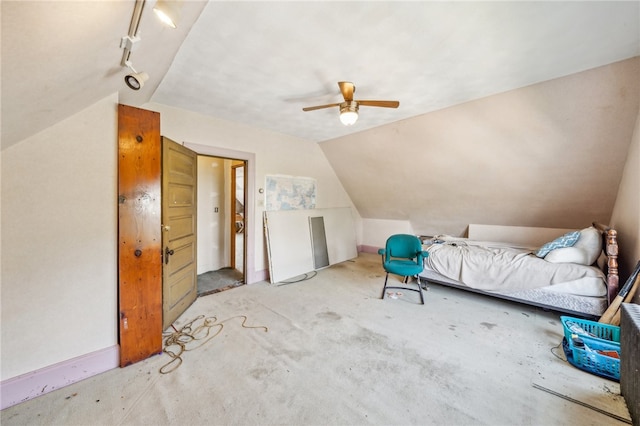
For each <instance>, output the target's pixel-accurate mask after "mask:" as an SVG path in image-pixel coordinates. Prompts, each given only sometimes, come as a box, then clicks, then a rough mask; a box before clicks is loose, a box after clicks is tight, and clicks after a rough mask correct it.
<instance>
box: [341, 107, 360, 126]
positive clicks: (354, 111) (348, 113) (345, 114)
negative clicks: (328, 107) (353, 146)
mask: <svg viewBox="0 0 640 426" xmlns="http://www.w3.org/2000/svg"><path fill="white" fill-rule="evenodd" d="M340 121H341V122H342V124H344V125H345V126H353V125H354V124H355V122H356V121H358V103H357V102H353V101H349V102H345V103H343V104H342V105H340Z"/></svg>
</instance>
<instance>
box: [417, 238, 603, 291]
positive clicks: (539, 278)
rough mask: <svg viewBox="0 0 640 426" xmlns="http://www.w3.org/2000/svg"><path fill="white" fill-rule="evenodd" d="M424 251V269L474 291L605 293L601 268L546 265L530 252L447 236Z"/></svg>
mask: <svg viewBox="0 0 640 426" xmlns="http://www.w3.org/2000/svg"><path fill="white" fill-rule="evenodd" d="M424 249H425V250H426V251H427V252H428V253H429V256H428V257H427V258H426V259H425V268H427V269H429V270H432V271H434V272H437V273H438V274H440V275H441V276H444V277H446V278H448V279H451V280H454V281H455V282H457V283H460V284H463V285H465V286H468V287H471V288H474V289H477V290H482V291H487V292H500V293H503V294H511V293H517V292H523V291H527V290H534V289H539V288H545V291H548V292H550V293H552V294H553V293H556V294H571V295H576V296H586V297H602V296H606V294H607V287H606V277H605V275H604V273H603V272H602V271H601V270H600V269H598V268H596V267H592V266H584V265H579V264H574V263H551V262H547V261H545V260H544V259H541V258H539V257H537V256H535V255H534V254H532V251H531V250H530V249H523V248H513V247H509V246H507V245H505V243H491V242H478V241H472V240H467V239H464V238H452V237H446V236H444V237H442V236H441V237H439V238H438V243H435V244H427V245H425V246H424Z"/></svg>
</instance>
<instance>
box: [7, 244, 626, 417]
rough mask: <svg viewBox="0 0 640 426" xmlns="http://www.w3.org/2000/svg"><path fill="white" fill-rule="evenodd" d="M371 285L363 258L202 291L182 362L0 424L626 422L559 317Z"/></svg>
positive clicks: (98, 385) (117, 378)
mask: <svg viewBox="0 0 640 426" xmlns="http://www.w3.org/2000/svg"><path fill="white" fill-rule="evenodd" d="M390 279H392V278H390ZM383 281H384V274H383V272H382V268H381V265H380V259H379V256H377V255H369V254H361V255H360V256H359V257H358V258H357V259H354V260H353V261H348V262H344V263H341V264H338V265H334V266H332V267H329V268H326V269H322V270H320V271H318V274H317V275H316V276H315V277H313V278H312V279H309V280H307V281H302V282H298V283H295V284H288V285H277V284H268V283H264V282H263V283H257V284H252V285H245V286H241V287H237V288H233V289H231V290H229V291H224V292H219V293H215V294H211V295H209V296H205V297H200V298H198V299H197V301H196V302H195V303H194V304H193V305H192V306H191V307H190V308H189V309H188V310H187V311H186V312H185V313H184V314H183V316H182V317H181V318H180V319H179V320H178V321H177V322H176V324H175V327H176V328H177V329H180V328H181V327H182V326H184V325H185V324H188V323H190V322H192V321H194V320H196V321H195V322H194V323H193V326H194V327H195V326H197V325H198V324H202V323H203V322H205V320H206V323H207V325H208V326H209V327H207V328H202V329H200V331H198V336H199V337H201V338H202V339H201V340H198V341H196V342H192V343H190V344H189V345H187V347H188V348H189V349H190V350H188V351H187V352H184V353H183V354H182V356H181V359H182V364H181V365H178V364H179V363H178V362H176V363H175V364H170V365H168V366H167V363H168V362H170V361H171V358H170V357H169V355H167V354H162V355H159V356H155V357H152V358H150V359H148V360H145V361H142V362H139V363H137V364H134V365H131V366H129V367H126V368H123V369H115V370H111V371H108V372H106V373H104V374H101V375H99V376H96V377H93V378H90V379H87V380H84V381H82V382H80V383H76V384H74V385H71V386H68V387H66V388H63V389H59V390H56V391H54V392H51V393H49V394H46V395H43V396H41V397H39V398H36V399H33V400H31V401H27V402H24V403H22V404H19V405H17V406H14V407H10V408H8V409H5V410H3V411H2V412H1V417H0V422H1V423H2V425H3V426H6V425H168V424H174V425H228V424H237V425H265V424H268V425H294V424H295V425H361V424H380V425H411V424H414V425H545V426H548V425H624V424H627V423H629V422H630V420H629V413H628V411H627V408H626V405H625V401H624V399H623V398H622V397H621V396H620V394H619V392H620V388H619V384H618V383H615V382H612V381H610V380H606V379H602V378H599V377H597V376H594V375H591V374H588V373H586V372H584V371H581V370H578V369H577V368H574V367H573V366H571V365H569V364H568V363H567V362H566V361H565V359H564V355H563V354H562V349H561V348H560V347H559V346H558V345H559V344H560V342H561V340H562V326H561V324H560V321H559V314H556V313H551V312H545V311H542V310H539V309H536V308H532V307H528V306H525V305H521V304H516V303H512V302H506V301H501V300H496V299H492V298H490V297H486V296H481V295H477V294H473V293H470V292H464V291H461V290H456V289H451V288H446V287H441V286H438V285H435V284H429V291H427V292H426V293H425V296H426V304H425V305H419V304H418V303H417V299H418V295H417V294H415V293H411V292H404V295H403V296H400V297H399V298H397V299H385V300H381V299H380V298H379V297H380V292H381V290H382V285H383ZM200 316H203V318H200ZM244 316H246V319H245V317H244ZM199 318H200V319H199ZM243 323H244V327H243ZM262 326H264V327H266V329H265V328H261V327H262ZM248 327H257V328H248ZM207 331H208V332H209V335H208V336H207V335H206V332H207ZM205 336H206V337H205ZM212 336H215V337H212ZM211 337H212V338H211ZM163 366H166V367H165V369H168V370H170V369H172V368H174V367H175V369H173V371H171V372H169V373H167V374H161V373H160V371H159V370H160V369H161V368H163Z"/></svg>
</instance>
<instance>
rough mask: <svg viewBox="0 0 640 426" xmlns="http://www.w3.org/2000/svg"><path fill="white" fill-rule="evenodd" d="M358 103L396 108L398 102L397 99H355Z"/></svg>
mask: <svg viewBox="0 0 640 426" xmlns="http://www.w3.org/2000/svg"><path fill="white" fill-rule="evenodd" d="M356 102H357V103H358V105H364V106H373V107H384V108H398V106H399V105H400V102H398V101H356Z"/></svg>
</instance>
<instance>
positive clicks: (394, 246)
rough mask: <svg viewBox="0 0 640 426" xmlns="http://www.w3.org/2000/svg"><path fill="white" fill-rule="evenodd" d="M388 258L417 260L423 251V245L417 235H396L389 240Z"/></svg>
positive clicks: (387, 246) (387, 247) (387, 245)
mask: <svg viewBox="0 0 640 426" xmlns="http://www.w3.org/2000/svg"><path fill="white" fill-rule="evenodd" d="M385 251H386V258H387V260H388V259H389V258H390V257H402V258H405V259H415V258H416V257H417V256H418V254H419V253H421V251H422V243H421V242H420V239H419V238H418V237H416V236H415V235H409V234H396V235H392V236H390V237H389V238H388V239H387V244H386V250H385Z"/></svg>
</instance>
